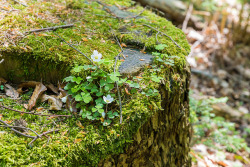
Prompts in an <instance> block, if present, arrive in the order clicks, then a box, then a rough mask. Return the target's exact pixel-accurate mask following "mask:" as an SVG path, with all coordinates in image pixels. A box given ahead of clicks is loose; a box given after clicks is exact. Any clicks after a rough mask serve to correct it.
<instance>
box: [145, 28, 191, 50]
mask: <svg viewBox="0 0 250 167" xmlns="http://www.w3.org/2000/svg"><path fill="white" fill-rule="evenodd" d="M143 25H144V26H146V27H149V28H151V29H153V30H155V31H157V32H160V33H162V34H163V35H165V36H166V37H168V38H169V39H170V40H171V41H172V42H173V43H174V44H175V45H176V46H177V47H178V48H180V49H181V47H180V45H178V43H176V42H175V41H174V40H173V39H172V38H171V37H170V36H168V35H167V34H165V33H164V32H161V31H159V30H157V29H156V28H154V27H151V26H150V25H147V24H143ZM184 50H185V49H184ZM185 51H186V50H185ZM186 52H187V51H186ZM187 54H188V52H187Z"/></svg>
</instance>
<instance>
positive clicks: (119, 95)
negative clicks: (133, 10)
mask: <svg viewBox="0 0 250 167" xmlns="http://www.w3.org/2000/svg"><path fill="white" fill-rule="evenodd" d="M107 24H108V23H107ZM108 26H109V28H110V30H111V33H112V35H113V37H114V38H115V40H116V42H117V44H118V45H119V46H120V48H121V51H120V53H119V54H118V55H117V56H116V57H115V64H114V73H115V68H116V63H117V60H118V57H119V56H120V55H121V54H122V52H123V49H122V46H121V44H120V42H119V40H118V39H117V37H116V36H115V34H114V33H113V29H112V28H111V26H110V25H109V24H108ZM115 84H116V89H117V92H118V98H119V106H120V124H121V123H122V100H121V94H120V90H119V87H118V82H117V81H116V82H115Z"/></svg>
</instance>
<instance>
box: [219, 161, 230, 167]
mask: <svg viewBox="0 0 250 167" xmlns="http://www.w3.org/2000/svg"><path fill="white" fill-rule="evenodd" d="M216 163H217V164H218V165H220V166H223V167H226V166H228V165H227V164H226V163H224V162H223V161H218V162H216Z"/></svg>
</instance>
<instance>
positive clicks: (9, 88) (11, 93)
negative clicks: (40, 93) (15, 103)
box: [5, 84, 19, 99]
mask: <svg viewBox="0 0 250 167" xmlns="http://www.w3.org/2000/svg"><path fill="white" fill-rule="evenodd" d="M5 87H6V89H5V92H6V95H7V96H9V97H11V98H15V99H16V98H18V97H19V93H18V92H17V91H16V90H15V89H14V88H13V87H12V86H10V85H9V84H5Z"/></svg>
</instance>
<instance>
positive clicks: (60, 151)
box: [0, 0, 190, 166]
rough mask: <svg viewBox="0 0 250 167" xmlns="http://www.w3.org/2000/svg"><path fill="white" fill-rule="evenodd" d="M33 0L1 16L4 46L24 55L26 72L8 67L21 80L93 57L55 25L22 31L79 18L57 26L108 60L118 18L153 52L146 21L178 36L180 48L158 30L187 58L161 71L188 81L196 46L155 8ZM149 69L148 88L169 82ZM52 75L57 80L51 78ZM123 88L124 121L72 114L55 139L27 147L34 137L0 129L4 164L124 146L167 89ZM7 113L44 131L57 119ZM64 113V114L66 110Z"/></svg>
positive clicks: (104, 153) (129, 36) (79, 158)
mask: <svg viewBox="0 0 250 167" xmlns="http://www.w3.org/2000/svg"><path fill="white" fill-rule="evenodd" d="M102 2H105V3H107V4H111V5H114V4H116V3H117V4H119V5H122V6H127V7H129V6H131V4H132V2H131V1H130V0H119V1H114V0H105V1H102ZM11 3H12V2H11ZM27 3H28V5H29V7H23V6H21V5H20V4H14V3H12V5H13V7H14V8H16V9H19V11H18V12H15V11H13V12H12V13H11V14H6V15H5V17H4V19H2V20H0V27H1V31H0V41H1V44H0V52H1V54H3V55H4V56H6V57H7V56H10V59H17V60H21V61H20V62H21V64H18V66H19V67H21V68H20V69H21V70H20V69H19V70H20V71H22V72H23V73H17V71H15V69H13V70H9V72H8V73H7V74H6V76H8V77H11V78H12V79H16V78H17V76H16V75H17V74H18V78H22V77H23V78H25V79H26V80H30V79H35V80H38V81H40V78H39V77H41V78H44V77H43V76H44V75H46V74H41V75H38V74H40V73H43V72H48V71H53V70H55V71H60V72H62V74H61V75H60V77H61V79H62V78H63V77H65V75H67V72H68V73H69V71H70V70H69V69H70V68H71V67H72V66H74V65H75V64H78V65H82V64H90V62H88V60H87V59H86V58H85V57H84V56H82V55H81V54H79V53H78V52H76V51H75V50H74V49H72V48H70V47H69V46H68V45H67V44H65V43H63V42H62V41H61V40H60V39H59V38H58V37H57V36H56V35H55V34H54V33H53V32H40V33H30V34H26V35H25V36H23V35H22V33H23V34H24V33H25V32H26V31H29V30H32V29H38V28H41V27H49V26H57V25H60V24H62V25H63V24H64V23H72V22H73V23H74V25H75V26H74V27H73V28H68V29H58V30H56V32H57V33H58V34H60V36H62V37H63V38H64V39H65V40H66V41H68V42H70V43H72V44H75V45H74V46H75V47H76V48H77V49H79V50H80V51H82V52H83V53H85V54H86V55H87V56H88V57H90V55H91V54H92V53H93V50H98V51H99V52H100V53H102V55H103V57H104V58H105V59H109V60H110V61H113V60H114V57H115V56H116V55H117V54H118V53H119V50H120V48H119V46H118V45H117V44H116V43H115V42H113V41H115V40H114V39H113V37H112V34H111V33H110V31H111V30H110V28H109V26H108V25H107V23H108V24H110V25H111V27H112V29H113V31H114V33H115V34H116V35H117V37H118V38H119V39H120V40H121V41H122V42H124V43H126V44H130V43H133V42H134V43H136V44H139V45H138V46H137V47H138V49H143V47H144V46H145V47H146V51H147V52H151V51H154V47H155V45H156V44H157V40H156V32H154V31H151V29H150V28H148V27H146V26H144V25H143V24H147V25H150V26H152V27H154V28H156V29H158V30H160V31H162V32H164V33H166V34H167V35H169V36H171V37H172V38H173V39H174V40H175V41H176V42H177V43H178V44H179V45H180V46H181V48H178V47H177V46H176V45H175V44H174V43H173V42H172V41H171V40H170V39H169V38H167V37H165V36H163V35H160V34H159V35H158V42H160V43H164V44H167V46H168V47H167V48H166V49H164V50H163V51H162V52H163V53H166V54H168V55H176V56H179V57H180V58H179V59H176V60H175V66H174V67H172V66H169V67H166V68H164V70H162V71H161V73H160V75H161V77H163V78H164V79H165V81H164V82H165V85H164V86H165V87H166V88H167V90H169V91H173V90H174V89H176V90H177V89H179V87H180V86H181V82H182V80H181V79H180V78H182V74H183V70H184V67H186V60H185V56H186V55H187V52H189V51H190V47H189V45H188V43H187V40H186V39H185V34H184V33H183V32H182V31H181V30H180V29H178V28H176V27H174V26H173V25H172V23H171V22H169V21H167V20H166V19H164V18H161V17H159V16H157V15H155V14H153V13H152V12H150V11H144V12H143V13H142V14H141V16H142V17H141V18H138V19H126V20H118V19H114V18H110V17H105V15H106V16H109V14H108V13H106V12H105V11H103V10H102V6H101V5H99V4H98V3H96V2H92V3H91V2H87V3H86V2H85V1H77V0H66V1H57V2H56V3H53V2H45V1H44V2H33V1H31V0H27ZM142 9H143V8H142V7H140V6H136V8H135V9H134V8H133V9H130V10H129V11H131V12H135V13H139V12H140V11H141V10H142ZM96 14H98V15H96ZM100 15H104V16H100ZM127 20H129V21H127ZM121 29H125V30H126V33H122V32H121V31H120V30H121ZM10 30H12V36H11V37H13V38H8V39H7V38H5V37H4V35H5V34H6V33H9V31H10ZM146 34H150V35H148V36H147V35H146ZM135 46H136V45H135ZM185 50H186V51H187V52H186V51H185ZM35 60H37V61H35ZM36 62H39V63H36ZM113 62H114V61H113ZM119 63H120V62H119ZM6 68H8V67H6ZM103 68H104V69H105V70H107V71H111V70H113V69H112V68H113V67H112V66H106V67H103ZM48 69H49V70H48ZM2 70H4V69H3V68H1V67H0V71H1V72H2ZM10 73H11V74H10ZM150 73H151V71H150V69H145V71H144V75H143V79H142V80H141V81H139V80H138V82H139V83H140V85H141V87H145V86H147V89H158V90H159V89H160V86H162V85H159V84H156V83H154V82H149V81H150V78H149V76H150V75H149V74H150ZM174 74H175V75H174ZM55 75H57V74H55ZM37 76H38V78H36V77H37ZM48 81H51V80H50V79H48ZM56 82H57V81H56ZM121 91H122V92H121V93H122V99H123V101H122V103H123V118H124V120H123V123H122V124H121V125H120V124H119V120H118V118H117V119H116V120H114V123H113V124H112V125H111V126H108V127H103V126H102V125H101V124H100V123H99V122H89V121H87V120H83V119H80V118H77V119H76V118H71V119H68V120H66V121H64V122H63V123H59V124H60V127H61V129H60V132H58V133H54V134H50V135H49V136H50V137H51V140H50V142H49V144H47V139H46V138H42V139H39V140H37V141H36V142H35V143H34V145H33V147H29V146H28V143H29V142H30V141H31V140H30V139H27V138H25V137H20V136H17V135H16V134H15V133H13V132H11V131H10V130H8V131H7V133H4V134H0V141H1V142H0V166H30V165H31V164H34V165H36V166H79V165H83V166H96V165H97V164H98V162H99V161H100V160H101V159H104V158H106V157H108V156H112V155H115V154H120V153H122V152H123V151H124V148H126V147H127V146H128V145H129V144H130V143H132V142H133V135H134V134H135V132H137V130H138V128H139V127H140V125H142V124H143V123H145V122H146V121H147V120H148V118H149V117H150V116H151V115H152V114H153V113H154V112H157V111H159V110H160V109H161V97H160V95H157V96H152V97H147V96H145V95H142V94H140V93H138V94H134V95H132V96H129V95H127V94H126V92H125V90H124V89H122V90H121ZM168 96H171V94H170V95H168ZM3 104H4V105H6V106H13V107H14V108H16V109H23V107H21V106H19V105H17V104H15V102H14V101H10V100H8V99H4V102H3ZM0 112H1V113H2V114H3V118H2V119H3V120H5V121H6V120H13V119H17V118H20V117H22V118H23V119H25V120H26V121H27V122H28V123H29V127H30V128H32V129H37V130H39V128H40V127H41V126H42V125H44V124H47V123H50V122H51V120H48V119H46V118H41V117H38V116H31V115H23V116H20V114H17V113H13V112H11V111H8V110H0ZM57 114H65V112H59V113H57ZM77 121H81V123H82V125H83V126H84V128H83V129H82V128H80V127H78V126H77V125H76V122H77ZM32 123H33V124H32ZM34 123H35V124H34ZM50 128H52V126H48V127H45V128H44V129H43V131H46V130H49V129H50ZM0 131H6V129H5V128H0ZM62 134H64V135H62ZM76 139H77V140H76ZM80 140H81V141H80ZM76 141H79V142H76Z"/></svg>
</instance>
